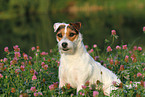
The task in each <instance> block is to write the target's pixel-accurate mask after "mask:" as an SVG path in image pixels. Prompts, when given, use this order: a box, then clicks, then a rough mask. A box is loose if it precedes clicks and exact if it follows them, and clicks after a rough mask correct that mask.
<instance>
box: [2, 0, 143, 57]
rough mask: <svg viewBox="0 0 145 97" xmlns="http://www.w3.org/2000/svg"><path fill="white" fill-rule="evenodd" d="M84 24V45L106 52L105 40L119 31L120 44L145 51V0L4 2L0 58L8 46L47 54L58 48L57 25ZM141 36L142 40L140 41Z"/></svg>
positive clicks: (33, 0)
mask: <svg viewBox="0 0 145 97" xmlns="http://www.w3.org/2000/svg"><path fill="white" fill-rule="evenodd" d="M77 21H80V22H82V28H81V33H82V34H83V38H84V43H85V44H88V45H90V46H92V45H93V44H97V45H98V46H99V47H100V48H101V49H104V45H105V44H104V42H105V41H104V40H105V39H106V38H108V37H110V35H111V30H113V29H115V30H116V31H117V35H119V40H118V41H116V45H117V44H121V43H122V40H123V42H124V43H129V44H132V43H133V42H134V41H135V40H136V41H135V45H139V46H142V47H144V48H145V45H144V44H145V35H144V33H143V31H142V28H143V27H144V26H145V0H0V58H3V57H4V54H3V53H4V47H6V46H8V47H9V49H10V50H12V47H13V46H14V45H19V46H20V48H21V50H23V51H24V52H25V53H29V52H30V49H31V47H33V46H37V45H38V46H40V49H41V50H43V51H49V49H52V48H55V47H56V44H57V42H56V39H55V34H56V33H54V32H53V24H54V23H55V22H67V23H69V22H77ZM138 37H139V38H138Z"/></svg>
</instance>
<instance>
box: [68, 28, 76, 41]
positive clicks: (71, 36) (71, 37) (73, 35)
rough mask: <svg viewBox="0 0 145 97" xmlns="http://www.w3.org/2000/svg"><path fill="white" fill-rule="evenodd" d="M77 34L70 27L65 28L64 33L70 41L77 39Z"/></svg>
mask: <svg viewBox="0 0 145 97" xmlns="http://www.w3.org/2000/svg"><path fill="white" fill-rule="evenodd" d="M78 35H79V34H78V33H77V32H76V31H75V30H74V29H72V28H71V27H70V26H68V28H67V32H66V37H67V38H68V39H69V40H70V41H74V40H75V39H76V38H78Z"/></svg>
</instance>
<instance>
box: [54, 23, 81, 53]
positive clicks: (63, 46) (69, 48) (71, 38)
mask: <svg viewBox="0 0 145 97" xmlns="http://www.w3.org/2000/svg"><path fill="white" fill-rule="evenodd" d="M80 28H81V23H80V22H77V23H69V24H66V23H55V24H54V32H56V33H57V34H56V38H57V41H58V48H59V51H60V52H61V53H67V54H73V53H75V50H76V49H77V45H78V43H79V42H80V41H81V40H82V38H81V34H80V32H79V30H80Z"/></svg>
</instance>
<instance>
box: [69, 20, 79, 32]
mask: <svg viewBox="0 0 145 97" xmlns="http://www.w3.org/2000/svg"><path fill="white" fill-rule="evenodd" d="M70 25H72V26H73V27H74V28H75V29H76V30H77V31H78V32H79V30H80V28H81V22H76V23H70Z"/></svg>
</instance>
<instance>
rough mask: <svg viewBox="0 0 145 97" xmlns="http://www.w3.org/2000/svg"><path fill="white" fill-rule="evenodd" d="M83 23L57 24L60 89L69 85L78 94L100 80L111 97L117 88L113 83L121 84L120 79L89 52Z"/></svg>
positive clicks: (55, 29) (106, 93)
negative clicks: (84, 41)
mask: <svg viewBox="0 0 145 97" xmlns="http://www.w3.org/2000/svg"><path fill="white" fill-rule="evenodd" d="M80 28H81V23H80V22H77V23H69V24H66V23H55V24H54V32H56V33H57V34H56V38H57V41H58V48H59V52H60V55H61V58H60V66H59V88H61V87H63V86H65V85H66V84H67V83H69V84H70V86H71V87H72V88H77V93H78V92H79V90H80V89H82V85H84V84H85V82H87V81H89V83H90V85H91V84H96V81H97V80H99V81H100V82H102V83H103V91H104V94H105V95H108V96H109V95H110V93H111V91H112V90H116V89H117V87H115V86H114V85H113V82H114V81H115V82H116V83H118V84H119V83H121V81H120V79H119V78H118V77H117V76H116V75H115V74H114V73H113V72H112V71H110V70H109V69H107V68H105V67H104V66H102V65H101V64H100V63H99V62H96V61H95V60H94V59H93V58H92V57H91V56H90V55H89V53H88V52H87V50H86V48H85V46H84V44H83V41H82V35H81V33H80V31H79V30H80Z"/></svg>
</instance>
